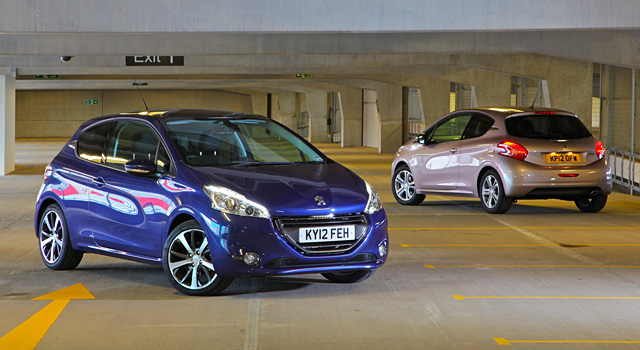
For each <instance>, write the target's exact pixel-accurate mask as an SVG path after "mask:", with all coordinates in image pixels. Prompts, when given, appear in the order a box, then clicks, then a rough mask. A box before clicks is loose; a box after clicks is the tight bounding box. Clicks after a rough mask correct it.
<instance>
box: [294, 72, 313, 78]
mask: <svg viewBox="0 0 640 350" xmlns="http://www.w3.org/2000/svg"><path fill="white" fill-rule="evenodd" d="M296 78H300V79H309V78H311V74H306V73H305V74H300V73H298V74H296Z"/></svg>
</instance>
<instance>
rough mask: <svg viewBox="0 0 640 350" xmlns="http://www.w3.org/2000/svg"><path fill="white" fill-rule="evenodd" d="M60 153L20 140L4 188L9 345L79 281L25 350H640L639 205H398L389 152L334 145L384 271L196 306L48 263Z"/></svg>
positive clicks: (134, 277) (140, 282) (171, 294)
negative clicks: (43, 197)
mask: <svg viewBox="0 0 640 350" xmlns="http://www.w3.org/2000/svg"><path fill="white" fill-rule="evenodd" d="M61 146H62V145H61V143H60V140H45V141H38V142H35V141H34V140H20V141H18V143H17V163H18V164H19V165H20V166H21V167H20V168H19V169H17V170H16V171H15V172H14V173H13V174H12V175H9V176H5V177H0V310H1V312H0V314H1V315H2V316H0V337H5V338H6V337H7V336H5V335H7V334H15V332H13V333H10V332H12V330H14V329H17V328H19V326H20V325H21V324H23V322H25V321H26V320H27V319H29V318H30V317H32V316H33V315H34V314H36V313H37V312H38V311H40V310H41V309H43V308H45V306H47V305H50V304H53V302H52V301H49V300H31V299H33V298H37V297H39V296H42V295H45V294H47V293H51V292H54V291H57V290H59V289H62V288H65V287H69V286H72V285H75V284H77V283H82V285H83V286H84V287H86V288H87V289H88V290H89V291H90V292H91V293H92V294H93V296H95V299H89V300H71V301H70V302H69V303H68V304H66V307H64V306H63V307H64V309H63V310H62V312H61V313H60V315H59V316H58V317H57V319H56V318H55V317H53V318H52V320H55V321H54V322H53V324H52V325H51V327H50V328H49V329H48V331H46V334H44V336H43V337H42V339H41V340H40V341H39V343H37V346H35V344H34V345H31V346H30V345H28V344H27V345H24V344H23V345H20V346H22V348H26V349H32V348H33V347H34V346H35V348H36V349H133V348H135V349H169V348H176V349H177V348H179V349H189V348H206V349H303V348H305V349H326V348H332V349H390V348H393V349H495V348H500V347H503V346H506V345H510V346H511V347H513V348H517V349H556V348H557V349H560V348H561V349H638V348H640V332H638V330H639V329H640V255H639V254H638V251H639V248H640V198H638V197H631V196H628V195H624V194H620V193H615V194H613V195H611V196H610V197H609V203H608V204H607V206H606V207H605V208H604V210H603V211H602V212H601V213H598V214H585V213H581V212H579V211H578V210H577V209H576V207H575V206H574V204H573V203H572V202H563V201H556V200H548V201H521V202H519V203H517V204H516V205H514V206H513V207H512V209H511V211H510V212H509V213H507V214H504V215H489V214H486V213H485V212H484V211H483V210H482V209H481V207H480V204H479V200H478V199H460V198H455V197H440V196H429V197H427V200H426V201H425V202H424V203H423V204H422V205H420V206H416V207H407V206H400V205H399V204H397V203H396V202H395V200H394V199H393V196H392V194H391V190H390V170H389V164H390V163H391V160H392V155H380V154H377V153H375V152H374V151H373V150H371V149H365V148H351V149H344V150H341V149H339V148H338V147H336V146H334V145H328V144H324V145H321V148H322V149H323V150H324V151H326V153H327V154H328V155H329V156H330V157H332V158H333V159H335V160H337V161H339V162H341V163H343V164H345V165H346V166H348V167H349V168H351V169H353V170H354V171H355V172H356V173H358V174H360V175H361V176H362V177H363V178H365V179H366V180H367V181H369V182H370V183H371V184H372V185H374V187H375V188H376V189H377V190H378V191H379V192H380V194H381V196H382V199H383V202H384V205H385V209H386V210H387V214H388V216H389V223H390V225H389V227H390V232H389V233H390V236H391V238H390V241H391V247H390V255H389V260H388V262H387V264H386V265H385V266H383V267H382V268H381V269H379V270H378V271H377V273H376V274H375V275H373V276H372V277H371V278H370V279H368V280H366V281H364V282H362V283H359V284H353V285H341V284H332V283H329V282H328V281H326V280H325V279H324V278H322V277H321V276H319V275H318V276H316V275H302V276H297V277H286V278H278V277H273V278H251V277H246V278H240V279H237V280H236V281H235V282H234V283H233V284H232V285H231V286H230V287H229V288H228V289H227V290H226V291H225V292H224V293H223V294H222V295H220V296H216V297H207V298H196V297H188V296H184V295H182V294H179V293H178V292H176V291H175V290H174V289H173V288H172V287H171V286H170V285H169V282H168V281H167V279H166V278H165V276H164V274H163V271H162V269H159V268H154V267H149V266H147V265H143V264H138V263H132V262H127V261H122V260H117V259H113V258H107V257H101V256H96V255H85V257H84V259H83V261H82V263H81V264H80V266H79V267H78V268H77V269H75V270H72V271H64V272H58V271H51V270H48V269H47V268H45V267H44V265H43V263H42V261H41V259H40V256H39V254H38V247H37V240H36V238H35V235H34V232H33V223H32V218H33V207H34V201H35V197H36V194H37V191H38V188H39V186H40V183H41V181H42V172H43V170H44V167H45V165H46V163H47V160H48V159H50V158H51V157H52V156H53V155H54V154H55V153H56V152H57V151H58V150H59V149H60V148H61ZM54 316H55V315H54ZM38 322H41V323H42V322H44V321H38ZM38 322H35V323H38ZM49 322H51V321H49ZM25 327H26V326H25ZM28 327H35V326H34V325H29V326H28ZM45 330H46V325H45ZM33 332H35V331H33ZM33 332H32V331H31V330H29V331H27V334H30V335H29V336H27V338H28V337H33V335H32V333H33ZM38 339H39V338H38ZM1 342H2V339H0V344H2V343H1ZM25 342H26V340H25ZM20 346H19V347H18V348H20Z"/></svg>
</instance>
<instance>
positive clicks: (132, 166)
mask: <svg viewBox="0 0 640 350" xmlns="http://www.w3.org/2000/svg"><path fill="white" fill-rule="evenodd" d="M156 169H157V168H156V163H154V162H152V161H151V160H149V159H146V158H141V159H134V160H130V161H128V162H127V163H126V164H125V165H124V170H126V172H127V173H128V174H131V175H136V176H149V175H153V174H155V173H156Z"/></svg>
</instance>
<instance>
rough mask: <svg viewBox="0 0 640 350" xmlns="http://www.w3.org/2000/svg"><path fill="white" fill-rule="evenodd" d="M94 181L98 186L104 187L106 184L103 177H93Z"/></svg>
mask: <svg viewBox="0 0 640 350" xmlns="http://www.w3.org/2000/svg"><path fill="white" fill-rule="evenodd" d="M93 183H94V185H96V186H97V187H102V186H104V185H105V182H104V179H103V178H101V177H94V178H93Z"/></svg>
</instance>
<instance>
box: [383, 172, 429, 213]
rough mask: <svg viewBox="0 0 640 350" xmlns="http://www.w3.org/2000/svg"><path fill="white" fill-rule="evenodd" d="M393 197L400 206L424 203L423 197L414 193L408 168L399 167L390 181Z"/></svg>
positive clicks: (413, 184) (413, 183) (412, 181)
mask: <svg viewBox="0 0 640 350" xmlns="http://www.w3.org/2000/svg"><path fill="white" fill-rule="evenodd" d="M391 192H393V197H394V198H395V199H396V201H398V203H400V204H402V205H418V204H420V203H422V201H424V198H425V195H424V194H418V193H416V183H415V180H414V179H413V174H412V173H411V170H410V169H409V167H408V166H406V165H402V166H399V167H398V168H397V169H396V171H394V172H393V178H392V179H391Z"/></svg>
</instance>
